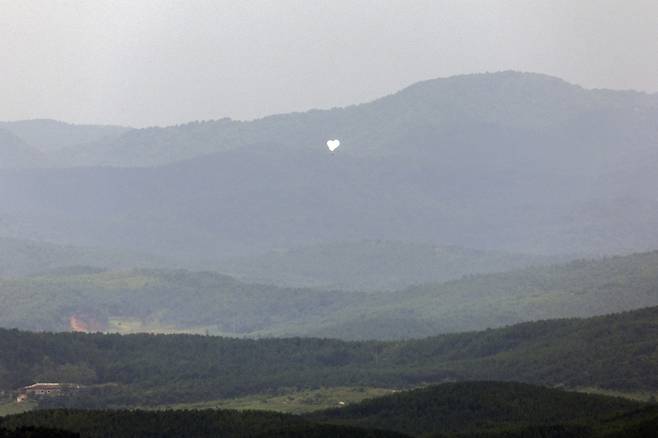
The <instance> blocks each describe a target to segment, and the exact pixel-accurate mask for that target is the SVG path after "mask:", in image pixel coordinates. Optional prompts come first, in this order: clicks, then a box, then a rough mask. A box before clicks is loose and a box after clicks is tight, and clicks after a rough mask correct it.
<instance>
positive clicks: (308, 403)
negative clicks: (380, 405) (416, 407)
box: [158, 387, 394, 414]
mask: <svg viewBox="0 0 658 438" xmlns="http://www.w3.org/2000/svg"><path fill="white" fill-rule="evenodd" d="M392 392H394V390H391V389H385V388H363V387H355V388H344V387H336V388H321V389H307V390H302V391H292V392H285V391H284V392H283V393H281V394H257V395H251V396H245V397H239V398H233V399H224V400H211V401H207V402H199V403H183V404H177V405H168V406H164V407H158V409H237V410H241V411H243V410H258V411H274V412H283V413H289V414H302V413H305V412H312V411H318V410H323V409H329V408H335V407H338V406H349V405H351V404H353V403H358V402H361V401H363V400H366V399H370V398H375V397H381V396H383V395H386V394H391V393H392Z"/></svg>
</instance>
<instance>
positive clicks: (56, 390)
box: [21, 383, 63, 397]
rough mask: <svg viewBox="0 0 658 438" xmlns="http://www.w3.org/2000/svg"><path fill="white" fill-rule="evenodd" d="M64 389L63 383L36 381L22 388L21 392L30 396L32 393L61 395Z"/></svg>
mask: <svg viewBox="0 0 658 438" xmlns="http://www.w3.org/2000/svg"><path fill="white" fill-rule="evenodd" d="M62 389H63V385H62V384H61V383H35V384H34V385H30V386H25V387H23V388H21V393H23V394H26V395H27V396H28V397H29V396H31V395H33V396H34V395H59V394H61V393H62Z"/></svg>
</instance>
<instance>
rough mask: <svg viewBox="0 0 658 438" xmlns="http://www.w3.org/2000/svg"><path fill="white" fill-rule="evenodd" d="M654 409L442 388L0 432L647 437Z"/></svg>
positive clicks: (60, 418) (596, 398) (486, 387)
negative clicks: (289, 409)
mask: <svg viewBox="0 0 658 438" xmlns="http://www.w3.org/2000/svg"><path fill="white" fill-rule="evenodd" d="M656 425H658V407H657V406H656V405H649V404H645V403H640V402H634V401H630V400H626V399H622V398H615V397H607V396H600V395H590V394H583V393H577V392H568V391H564V390H561V389H551V388H544V387H540V386H533V385H527V384H521V383H513V382H510V383H502V382H461V383H445V384H441V385H436V386H431V387H426V388H422V389H417V390H414V391H409V392H399V393H395V394H390V395H387V396H384V397H380V398H375V399H370V400H367V401H364V402H361V403H356V404H353V405H350V406H345V407H342V408H334V409H331V410H326V411H320V412H314V413H310V414H306V415H303V416H295V415H289V414H282V413H274V412H265V411H253V410H246V411H237V410H224V409H219V410H160V411H143V410H132V411H125V410H118V411H108V410H103V411H90V410H41V411H33V412H29V413H25V414H21V415H15V416H10V417H5V418H3V419H0V428H4V429H6V430H10V431H11V430H14V429H16V428H53V429H59V430H63V431H69V432H73V433H79V434H80V436H81V437H83V438H96V437H103V438H105V437H108V438H109V437H122V438H123V437H134V438H138V437H139V438H142V437H144V438H146V437H154V436H157V437H172V438H173V437H179V436H185V437H199V438H202V437H211V436H212V437H253V438H256V437H263V438H264V437H288V438H293V437H295V438H296V437H299V438H302V437H305V438H308V437H311V438H313V437H318V438H319V437H329V436H330V437H338V438H340V437H344V438H351V437H371V438H376V437H391V438H394V437H404V436H407V437H411V436H415V437H435V438H439V437H442V438H447V437H451V438H478V437H479V438H483V437H497V438H502V437H506V438H613V437H614V438H621V437H638V438H639V437H648V436H653V435H651V433H652V432H655V429H653V428H654V427H655V426H656Z"/></svg>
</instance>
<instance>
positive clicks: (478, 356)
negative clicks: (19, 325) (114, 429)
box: [0, 307, 658, 408]
mask: <svg viewBox="0 0 658 438" xmlns="http://www.w3.org/2000/svg"><path fill="white" fill-rule="evenodd" d="M657 348H658V307H654V308H649V309H643V310H638V311H634V312H628V313H622V314H616V315H610V316H604V317H595V318H590V319H570V320H554V321H543V322H534V323H524V324H519V325H516V326H511V327H507V328H502V329H496V330H487V331H483V332H471V333H462V334H453V335H443V336H438V337H433V338H427V339H421V340H412V341H397V342H344V341H338V340H329V339H313V338H307V339H304V338H290V339H262V340H240V339H229V338H217V337H210V336H189V335H128V336H120V335H102V334H95V335H85V334H70V333H61V334H49V333H28V332H19V331H13V330H2V331H0V351H2V352H3V354H2V356H0V389H4V390H12V389H15V388H18V387H20V386H22V385H26V384H30V383H33V382H35V381H67V382H78V383H83V384H87V385H90V386H88V387H87V388H86V389H84V390H82V391H80V392H79V393H78V394H77V395H76V396H74V397H70V398H67V399H53V401H52V403H55V406H62V403H63V405H66V406H85V407H88V408H91V407H94V406H96V407H106V406H130V405H132V406H134V405H143V406H146V405H162V404H174V403H187V402H200V401H205V400H218V399H225V398H232V397H239V396H243V395H248V394H259V393H269V392H280V391H282V390H286V389H288V390H289V389H291V388H298V389H304V388H320V387H338V386H341V387H344V386H364V387H379V388H404V387H413V386H418V385H422V384H426V383H438V382H443V381H446V380H460V381H461V380H507V381H510V380H514V381H524V382H531V383H539V384H546V385H561V386H566V387H598V388H606V389H614V390H622V391H651V392H655V391H657V390H658V356H657Z"/></svg>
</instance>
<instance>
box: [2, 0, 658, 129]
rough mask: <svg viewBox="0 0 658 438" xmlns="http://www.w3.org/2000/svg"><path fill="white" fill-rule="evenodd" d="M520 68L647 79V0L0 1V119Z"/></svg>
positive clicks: (336, 100) (303, 102)
mask: <svg viewBox="0 0 658 438" xmlns="http://www.w3.org/2000/svg"><path fill="white" fill-rule="evenodd" d="M508 69H513V70H523V71H534V72H542V73H547V74H551V75H555V76H559V77H562V78H564V79H566V80H568V81H570V82H574V83H577V84H580V85H583V86H586V87H604V88H621V89H628V88H633V89H639V90H644V91H651V92H656V91H658V1H656V0H618V1H614V0H550V1H549V0H546V1H531V0H525V1H524V0H518V1H516V0H506V1H503V0H500V1H494V0H490V1H484V0H483V1H468V0H454V1H443V0H434V1H425V0H400V1H392V0H391V1H385V0H379V1H365V0H364V1H358V0H350V1H341V0H331V1H318V0H300V1H293V0H273V1H246V0H235V1H220V0H214V1H212V0H180V1H173V0H157V1H156V0H125V1H124V0H93V1H91V0H90V1H86V0H85V1H83V0H80V1H62V0H0V120H17V119H29V118H54V119H59V120H64V121H69V122H86V123H110V124H127V125H132V126H146V125H169V124H176V123H181V122H185V121H190V120H205V119H216V118H221V117H232V118H236V119H251V118H255V117H260V116H264V115H268V114H273V113H280V112H288V111H300V110H306V109H310V108H329V107H333V106H342V105H347V104H351V103H358V102H363V101H367V100H371V99H373V98H376V97H379V96H381V95H385V94H389V93H391V92H394V91H397V90H398V89H400V88H402V87H404V86H407V85H409V84H411V83H414V82H416V81H419V80H424V79H429V78H434V77H441V76H450V75H455V74H462V73H472V72H485V71H499V70H508Z"/></svg>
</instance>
